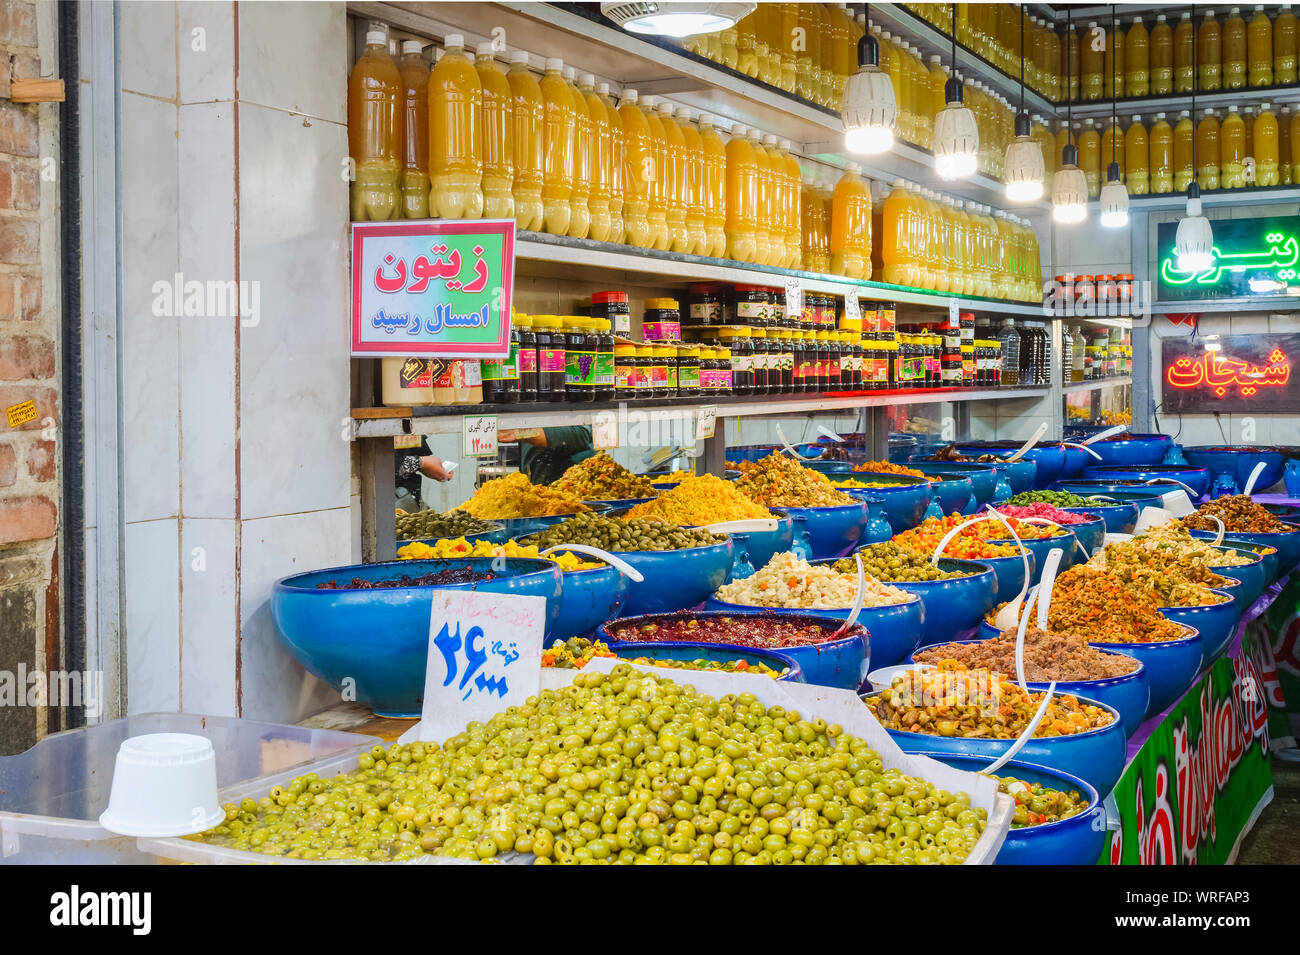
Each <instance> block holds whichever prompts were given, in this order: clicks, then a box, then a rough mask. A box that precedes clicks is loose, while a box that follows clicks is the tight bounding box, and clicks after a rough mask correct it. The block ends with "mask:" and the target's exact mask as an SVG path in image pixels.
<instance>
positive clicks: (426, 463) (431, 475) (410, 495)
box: [395, 438, 451, 512]
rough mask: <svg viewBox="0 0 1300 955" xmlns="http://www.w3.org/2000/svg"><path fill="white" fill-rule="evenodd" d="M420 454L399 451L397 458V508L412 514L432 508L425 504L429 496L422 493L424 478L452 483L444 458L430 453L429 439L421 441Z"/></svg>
mask: <svg viewBox="0 0 1300 955" xmlns="http://www.w3.org/2000/svg"><path fill="white" fill-rule="evenodd" d="M419 450H420V453H419V454H409V453H404V451H403V450H399V451H398V452H397V454H396V457H397V472H396V475H395V477H396V485H397V506H398V507H400V508H401V509H402V510H404V511H408V512H412V511H418V510H421V509H422V508H423V507H428V506H430V505H429V504H427V503H423V502H424V500H425V498H426V497H427V495H426V494H425V493H424V492H423V491H422V488H423V481H422V480H421V479H422V478H428V479H429V480H431V481H439V482H442V481H450V480H451V472H450V471H448V470H447V468H446V467H445V466H444V465H443V462H442V458H440V457H438V456H437V455H435V454H431V453H430V451H429V440H428V438H423V439H421V442H420V449H419Z"/></svg>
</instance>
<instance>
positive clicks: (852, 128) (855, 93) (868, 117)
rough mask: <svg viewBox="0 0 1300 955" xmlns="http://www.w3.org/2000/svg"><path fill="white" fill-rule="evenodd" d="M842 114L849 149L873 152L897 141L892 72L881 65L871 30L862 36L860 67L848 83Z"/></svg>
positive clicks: (860, 41)
mask: <svg viewBox="0 0 1300 955" xmlns="http://www.w3.org/2000/svg"><path fill="white" fill-rule="evenodd" d="M840 117H841V119H842V120H843V122H844V148H845V149H847V150H848V151H849V152H851V153H858V154H860V155H870V154H872V153H882V152H884V151H885V150H887V149H889V148H890V147H892V146H893V145H894V123H895V121H896V120H897V118H898V104H897V103H896V102H895V100H894V87H893V85H892V84H891V83H890V81H889V75H888V74H887V73H885V72H884V71H882V70H881V69H880V44H879V43H877V42H876V38H875V37H874V36H872V35H871V32H870V31H867V32H866V33H864V34H863V35H862V38H861V39H860V40H858V71H857V72H856V73H854V74H853V75H852V76H850V77H849V78H848V82H846V83H845V84H844V100H843V102H842V103H841V104H840Z"/></svg>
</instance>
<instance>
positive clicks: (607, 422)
mask: <svg viewBox="0 0 1300 955" xmlns="http://www.w3.org/2000/svg"><path fill="white" fill-rule="evenodd" d="M591 444H592V446H593V447H594V448H595V449H596V450H597V451H606V450H610V449H613V448H617V447H618V412H617V411H597V412H595V413H594V414H592V416H591Z"/></svg>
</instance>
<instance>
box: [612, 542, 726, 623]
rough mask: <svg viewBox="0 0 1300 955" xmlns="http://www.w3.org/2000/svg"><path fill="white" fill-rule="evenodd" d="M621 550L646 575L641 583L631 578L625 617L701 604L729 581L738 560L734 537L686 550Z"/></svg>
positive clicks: (625, 558) (622, 555)
mask: <svg viewBox="0 0 1300 955" xmlns="http://www.w3.org/2000/svg"><path fill="white" fill-rule="evenodd" d="M617 554H618V556H619V557H621V558H623V560H625V561H627V562H628V563H629V564H631V565H632V566H633V567H635V568H636V569H637V570H639V571H640V572H641V574H642V576H644V577H645V580H643V581H641V582H639V583H638V582H635V581H628V587H627V600H626V602H625V603H624V604H623V614H622V615H623V616H624V617H635V616H640V615H641V614H647V613H672V612H673V611H675V610H688V609H690V608H691V607H697V606H699V605H700V603H701V602H702V601H703V600H704V599H705V598H706V597H708V595H709V594H711V593H713V592H714V591H715V590H717V589H718V588H719V587H721V586H722V585H723V584H724V583H726V581H727V576H728V574H730V573H731V566H732V563H733V562H734V560H735V548H734V546H733V545H732V543H731V540H730V539H728V540H726V541H725V542H724V543H721V544H708V545H706V546H704V547H687V548H685V549H683V550H630V551H617Z"/></svg>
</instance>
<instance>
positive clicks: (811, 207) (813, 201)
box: [800, 179, 830, 272]
mask: <svg viewBox="0 0 1300 955" xmlns="http://www.w3.org/2000/svg"><path fill="white" fill-rule="evenodd" d="M800 192H801V194H802V201H801V203H800V209H801V210H802V218H803V223H802V226H803V228H802V232H803V241H802V243H801V245H802V266H803V270H804V271H805V272H825V271H827V269H829V268H830V264H829V263H822V262H820V261H819V259H818V256H817V228H818V220H819V219H821V220H823V221H824V220H825V218H826V208H825V206H824V205H823V204H822V200H821V196H820V195H818V193H817V186H816V184H815V183H814V182H813V181H812V180H811V179H810V180H809V181H807V182H805V183H803V184H802V188H801V189H800Z"/></svg>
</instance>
